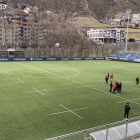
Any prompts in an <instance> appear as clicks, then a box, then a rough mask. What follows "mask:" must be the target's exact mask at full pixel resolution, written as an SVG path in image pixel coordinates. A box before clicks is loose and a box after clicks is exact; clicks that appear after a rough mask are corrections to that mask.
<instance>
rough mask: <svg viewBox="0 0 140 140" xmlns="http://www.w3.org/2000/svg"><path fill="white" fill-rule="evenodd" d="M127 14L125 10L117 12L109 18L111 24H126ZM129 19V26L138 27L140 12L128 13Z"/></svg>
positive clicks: (139, 24) (139, 25)
mask: <svg viewBox="0 0 140 140" xmlns="http://www.w3.org/2000/svg"><path fill="white" fill-rule="evenodd" d="M127 19H128V16H127V15H126V13H125V12H118V13H116V15H115V16H114V18H112V19H111V20H110V22H109V23H110V24H111V25H121V26H126V23H127ZM129 21H130V26H131V27H140V13H137V14H130V16H129Z"/></svg>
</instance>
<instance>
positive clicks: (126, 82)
mask: <svg viewBox="0 0 140 140" xmlns="http://www.w3.org/2000/svg"><path fill="white" fill-rule="evenodd" d="M117 81H121V80H117ZM131 82H133V81H122V82H121V83H124V84H129V85H134V84H131Z"/></svg>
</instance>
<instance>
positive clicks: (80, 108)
mask: <svg viewBox="0 0 140 140" xmlns="http://www.w3.org/2000/svg"><path fill="white" fill-rule="evenodd" d="M82 109H87V107H85V108H79V109H74V110H71V111H76V110H82ZM65 112H69V111H63V112H57V113H52V114H50V115H55V114H62V113H65Z"/></svg>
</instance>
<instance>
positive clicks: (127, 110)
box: [124, 103, 130, 119]
mask: <svg viewBox="0 0 140 140" xmlns="http://www.w3.org/2000/svg"><path fill="white" fill-rule="evenodd" d="M129 110H130V107H129V103H127V104H126V105H125V110H124V111H125V112H124V119H125V117H126V115H127V118H126V119H128V114H129Z"/></svg>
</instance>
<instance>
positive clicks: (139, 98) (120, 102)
mask: <svg viewBox="0 0 140 140" xmlns="http://www.w3.org/2000/svg"><path fill="white" fill-rule="evenodd" d="M133 100H140V98H138V99H132V100H128V101H133ZM123 102H126V101H121V102H116V103H123Z"/></svg>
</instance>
